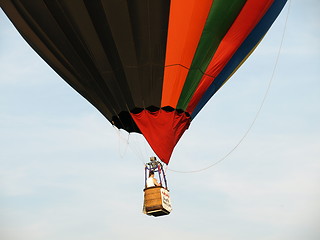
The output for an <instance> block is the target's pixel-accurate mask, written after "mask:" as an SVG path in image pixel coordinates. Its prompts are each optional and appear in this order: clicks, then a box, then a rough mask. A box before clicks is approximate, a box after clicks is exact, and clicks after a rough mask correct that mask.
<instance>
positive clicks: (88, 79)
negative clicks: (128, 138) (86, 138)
mask: <svg viewBox="0 0 320 240" xmlns="http://www.w3.org/2000/svg"><path fill="white" fill-rule="evenodd" d="M285 3H286V0H259V1H257V0H171V1H170V0H0V4H1V8H2V9H3V11H4V12H5V13H6V15H7V16H8V17H9V19H10V20H11V21H12V23H13V24H14V26H15V27H16V28H17V30H18V31H19V32H20V34H21V35H22V36H23V37H24V39H25V40H26V41H27V42H28V43H29V44H30V46H31V47H32V48H33V49H34V50H35V51H36V52H37V53H38V54H39V55H40V56H41V57H42V58H43V59H44V60H45V61H46V62H47V63H48V64H49V65H50V66H51V67H52V68H53V69H54V70H55V71H56V72H57V73H58V74H59V75H60V76H61V78H63V79H64V80H65V81H66V82H67V83H68V84H69V85H70V86H71V87H72V88H74V89H75V90H76V91H77V92H78V93H80V94H81V95H82V96H83V97H84V98H86V99H87V100H88V101H89V102H90V103H91V104H93V105H94V106H95V107H96V108H97V109H98V110H99V111H100V112H101V113H102V114H103V115H104V116H105V117H106V118H107V119H108V121H110V123H112V124H113V125H114V126H116V127H117V128H119V129H125V130H126V131H128V132H138V133H141V134H143V135H144V137H145V138H146V140H147V141H148V143H149V144H150V146H151V147H152V149H153V150H154V152H155V153H156V154H157V156H158V157H159V158H160V159H161V160H162V161H163V162H164V163H166V164H168V163H169V161H170V157H171V154H172V151H173V149H174V147H175V146H176V144H177V142H178V141H179V139H180V138H181V136H182V135H183V133H184V132H185V130H186V129H187V128H188V127H189V125H190V122H191V121H192V120H193V119H194V118H195V116H196V115H197V114H198V113H199V111H200V110H201V109H202V108H203V106H204V105H205V104H206V103H207V102H208V100H209V99H210V98H211V97H212V96H213V95H214V94H215V93H216V92H217V91H218V90H219V89H220V88H221V87H222V85H223V84H224V83H225V82H226V81H227V80H228V79H229V78H230V77H231V76H232V75H233V73H234V72H235V71H236V70H237V69H238V68H239V67H240V66H241V64H242V63H243V62H244V61H245V60H246V59H247V57H248V56H249V55H250V54H251V53H252V51H253V50H254V49H255V47H256V46H257V45H258V44H259V42H260V41H261V39H262V38H263V37H264V35H265V34H266V32H267V31H268V29H269V28H270V27H271V25H272V23H273V22H274V21H275V19H276V18H277V16H278V15H279V13H280V12H281V10H282V8H283V7H284V5H285Z"/></svg>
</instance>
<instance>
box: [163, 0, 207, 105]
mask: <svg viewBox="0 0 320 240" xmlns="http://www.w3.org/2000/svg"><path fill="white" fill-rule="evenodd" d="M212 2H213V0H201V1H199V0H171V6H170V17H169V29H168V38H167V49H166V61H165V66H166V67H165V70H164V81H163V89H162V102H161V107H164V106H171V107H173V108H175V107H176V105H177V103H178V99H179V97H180V93H181V91H182V88H183V85H184V82H185V79H186V77H187V74H188V71H189V68H190V65H191V62H192V59H193V56H194V53H195V51H196V49H197V46H198V42H199V40H200V37H201V34H202V30H203V27H204V25H205V22H206V19H207V16H208V14H209V11H210V8H211V5H212Z"/></svg>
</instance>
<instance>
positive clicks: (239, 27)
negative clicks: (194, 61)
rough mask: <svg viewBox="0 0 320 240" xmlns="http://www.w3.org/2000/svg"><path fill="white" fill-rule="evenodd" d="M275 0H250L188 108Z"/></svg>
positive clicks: (190, 110)
mask: <svg viewBox="0 0 320 240" xmlns="http://www.w3.org/2000/svg"><path fill="white" fill-rule="evenodd" d="M273 2H274V0H259V1H257V0H248V1H247V3H246V4H245V6H244V7H243V9H242V10H241V12H240V14H239V16H238V17H237V18H236V20H235V22H234V24H233V25H232V26H231V28H230V29H229V31H228V32H227V34H226V36H225V37H224V38H223V40H222V41H221V44H220V45H219V47H218V49H217V51H216V53H215V55H214V56H213V58H212V60H211V62H210V64H209V66H208V68H207V70H206V72H205V75H204V76H203V78H202V79H201V82H200V84H199V86H198V88H197V90H196V91H195V93H194V95H193V97H192V99H191V101H190V103H189V105H188V108H187V111H188V112H192V111H193V110H194V108H195V106H196V105H197V104H198V102H199V100H200V99H201V97H202V96H203V94H204V93H205V91H206V90H207V89H208V88H209V86H210V85H211V84H212V82H213V81H214V79H215V78H216V77H217V76H218V74H219V73H220V72H221V71H222V69H223V68H224V67H225V65H226V64H227V63H228V61H229V60H230V59H231V58H232V56H233V54H234V53H235V52H236V51H237V50H238V48H239V47H240V46H241V44H242V43H243V41H244V40H245V39H246V37H247V36H248V35H249V34H250V32H251V31H252V30H253V28H254V27H255V26H256V25H257V24H258V22H259V21H260V19H261V18H262V17H263V16H264V14H265V13H266V11H267V10H268V9H269V7H270V6H271V4H272V3H273Z"/></svg>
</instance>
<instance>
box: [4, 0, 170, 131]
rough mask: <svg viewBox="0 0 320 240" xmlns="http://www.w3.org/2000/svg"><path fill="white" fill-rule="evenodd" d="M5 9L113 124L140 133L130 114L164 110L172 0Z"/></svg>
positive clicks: (52, 1)
mask: <svg viewBox="0 0 320 240" xmlns="http://www.w3.org/2000/svg"><path fill="white" fill-rule="evenodd" d="M1 4H2V5H1V7H3V10H4V11H5V12H6V13H7V15H8V16H9V18H10V19H11V21H12V22H13V23H14V24H15V26H16V27H17V29H18V30H19V32H20V33H21V34H22V35H23V37H24V38H25V39H26V40H27V41H28V42H29V44H30V45H31V46H32V47H33V48H34V49H35V50H36V51H37V52H38V54H39V55H40V56H41V57H42V58H43V59H44V60H45V61H46V62H47V63H48V64H49V65H50V66H51V67H52V68H53V69H54V70H55V71H56V72H57V73H58V74H59V75H60V76H61V77H62V78H63V79H64V80H65V81H66V82H68V83H69V84H70V85H71V86H72V87H73V88H74V89H75V90H77V91H78V92H79V93H80V94H81V95H82V96H83V97H85V98H86V99H87V100H88V101H90V102H91V103H92V104H93V105H94V106H95V107H96V108H97V109H98V110H99V111H100V112H101V113H102V114H103V115H104V116H106V118H107V119H108V120H109V121H110V122H115V121H116V122H117V124H116V125H117V126H118V127H120V128H124V129H126V130H128V131H138V128H137V127H136V126H135V124H134V123H133V121H132V119H131V118H130V114H129V111H130V110H132V109H135V108H147V107H149V106H152V105H154V106H157V107H160V103H161V93H162V82H163V71H164V67H163V66H164V61H165V48H166V39H167V28H168V18H169V6H170V1H169V0H127V1H125V0H101V1H99V0H28V1H22V0H3V1H2V2H1ZM125 112H126V113H125ZM120 113H121V114H120ZM122 116H123V117H122Z"/></svg>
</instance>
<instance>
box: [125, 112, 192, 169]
mask: <svg viewBox="0 0 320 240" xmlns="http://www.w3.org/2000/svg"><path fill="white" fill-rule="evenodd" d="M131 116H132V118H133V120H134V121H135V123H136V124H137V126H138V127H139V129H140V131H141V132H142V134H143V135H144V137H145V138H146V140H147V141H148V143H149V145H150V146H151V148H152V149H153V151H154V152H155V153H156V154H157V156H158V157H159V158H160V159H161V161H163V162H164V163H166V164H168V163H169V161H170V157H171V154H172V152H173V149H174V147H175V146H176V144H177V142H178V141H179V139H180V137H181V136H182V134H183V133H184V131H185V130H186V129H187V128H188V127H189V125H190V120H191V119H190V117H187V116H186V114H185V113H178V112H176V111H172V112H166V111H165V110H162V109H160V110H159V111H156V112H150V111H148V110H143V111H142V112H140V113H137V114H133V113H131Z"/></svg>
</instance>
